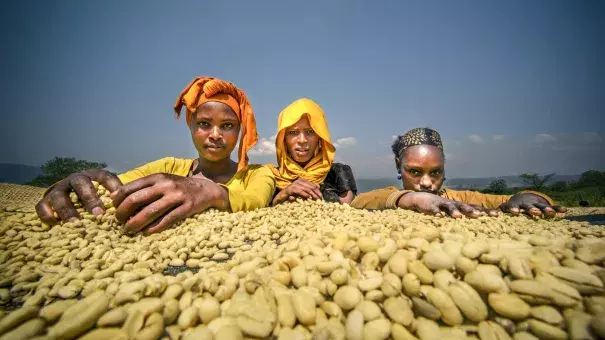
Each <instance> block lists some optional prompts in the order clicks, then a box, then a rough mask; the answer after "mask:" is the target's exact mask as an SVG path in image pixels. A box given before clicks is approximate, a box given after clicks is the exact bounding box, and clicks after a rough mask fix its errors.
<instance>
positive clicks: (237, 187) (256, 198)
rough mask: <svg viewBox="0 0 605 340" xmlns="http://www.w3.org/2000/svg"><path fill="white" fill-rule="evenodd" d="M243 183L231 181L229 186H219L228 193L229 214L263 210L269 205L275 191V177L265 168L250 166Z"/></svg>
mask: <svg viewBox="0 0 605 340" xmlns="http://www.w3.org/2000/svg"><path fill="white" fill-rule="evenodd" d="M244 171H248V174H246V176H244V180H243V181H233V182H232V183H229V185H224V184H220V185H221V186H222V187H223V188H225V189H227V191H229V205H230V207H231V212H238V211H251V210H254V209H259V208H264V207H267V206H268V205H269V203H271V200H272V199H273V192H274V191H275V176H274V175H273V172H272V171H271V169H269V168H268V167H266V166H259V167H257V168H254V167H252V166H250V167H249V168H248V169H247V170H244Z"/></svg>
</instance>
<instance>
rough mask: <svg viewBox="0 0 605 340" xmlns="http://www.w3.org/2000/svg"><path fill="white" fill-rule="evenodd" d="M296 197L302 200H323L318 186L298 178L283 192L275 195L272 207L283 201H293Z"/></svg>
mask: <svg viewBox="0 0 605 340" xmlns="http://www.w3.org/2000/svg"><path fill="white" fill-rule="evenodd" d="M298 197H300V198H302V199H313V200H320V199H323V195H322V194H321V191H320V190H319V185H318V184H315V183H312V182H310V181H308V180H306V179H303V178H299V179H297V180H296V181H294V182H292V183H291V184H290V185H288V186H287V187H285V188H284V189H283V190H281V191H280V192H279V194H277V196H276V197H275V199H274V200H273V205H276V204H279V203H282V202H285V201H294V200H296V198H298Z"/></svg>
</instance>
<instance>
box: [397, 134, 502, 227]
mask: <svg viewBox="0 0 605 340" xmlns="http://www.w3.org/2000/svg"><path fill="white" fill-rule="evenodd" d="M399 171H400V173H401V180H402V182H403V188H404V189H406V190H413V191H416V193H412V194H406V195H404V196H403V197H402V198H401V199H400V200H399V202H398V203H399V206H400V207H405V208H407V209H409V208H412V209H415V210H418V211H423V212H426V213H431V214H437V215H440V214H442V211H443V212H445V213H447V214H448V215H450V216H452V217H454V218H460V217H462V216H464V215H466V216H467V217H473V218H474V217H479V216H481V215H482V214H483V213H484V209H482V208H480V207H477V206H473V205H470V204H463V203H460V202H455V201H451V200H448V199H445V198H442V197H439V190H440V189H441V186H442V185H443V181H444V180H445V159H444V157H443V152H442V151H441V149H439V148H438V147H436V146H432V145H416V146H412V147H409V148H407V149H406V150H405V151H404V154H403V156H402V159H401V167H400V169H399ZM406 196H407V197H406ZM491 214H494V213H491Z"/></svg>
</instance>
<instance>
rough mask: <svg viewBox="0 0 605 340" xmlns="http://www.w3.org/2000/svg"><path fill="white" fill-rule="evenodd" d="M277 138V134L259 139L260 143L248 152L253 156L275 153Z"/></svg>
mask: <svg viewBox="0 0 605 340" xmlns="http://www.w3.org/2000/svg"><path fill="white" fill-rule="evenodd" d="M275 138H277V136H276V135H273V136H271V137H269V138H261V139H259V141H258V143H256V145H255V146H254V147H253V148H252V150H250V151H249V152H248V153H249V154H250V155H252V156H270V155H275Z"/></svg>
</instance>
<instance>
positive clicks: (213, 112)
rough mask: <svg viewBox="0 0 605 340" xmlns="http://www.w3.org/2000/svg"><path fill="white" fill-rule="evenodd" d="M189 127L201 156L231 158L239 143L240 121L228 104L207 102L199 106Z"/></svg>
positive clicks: (208, 158)
mask: <svg viewBox="0 0 605 340" xmlns="http://www.w3.org/2000/svg"><path fill="white" fill-rule="evenodd" d="M189 129H190V130H191V137H192V139H193V144H194V145H195V148H196V149H197V152H198V154H199V156H200V157H201V158H203V159H205V160H208V161H211V162H216V161H220V160H223V159H225V158H230V156H231V152H232V151H233V149H235V146H236V145H237V138H238V136H239V130H240V122H239V119H238V118H237V115H236V114H235V112H233V110H232V109H231V108H230V107H229V106H228V105H226V104H223V103H220V102H206V103H204V104H202V105H200V106H198V108H197V110H196V112H195V113H194V114H193V117H192V119H191V123H190V125H189Z"/></svg>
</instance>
